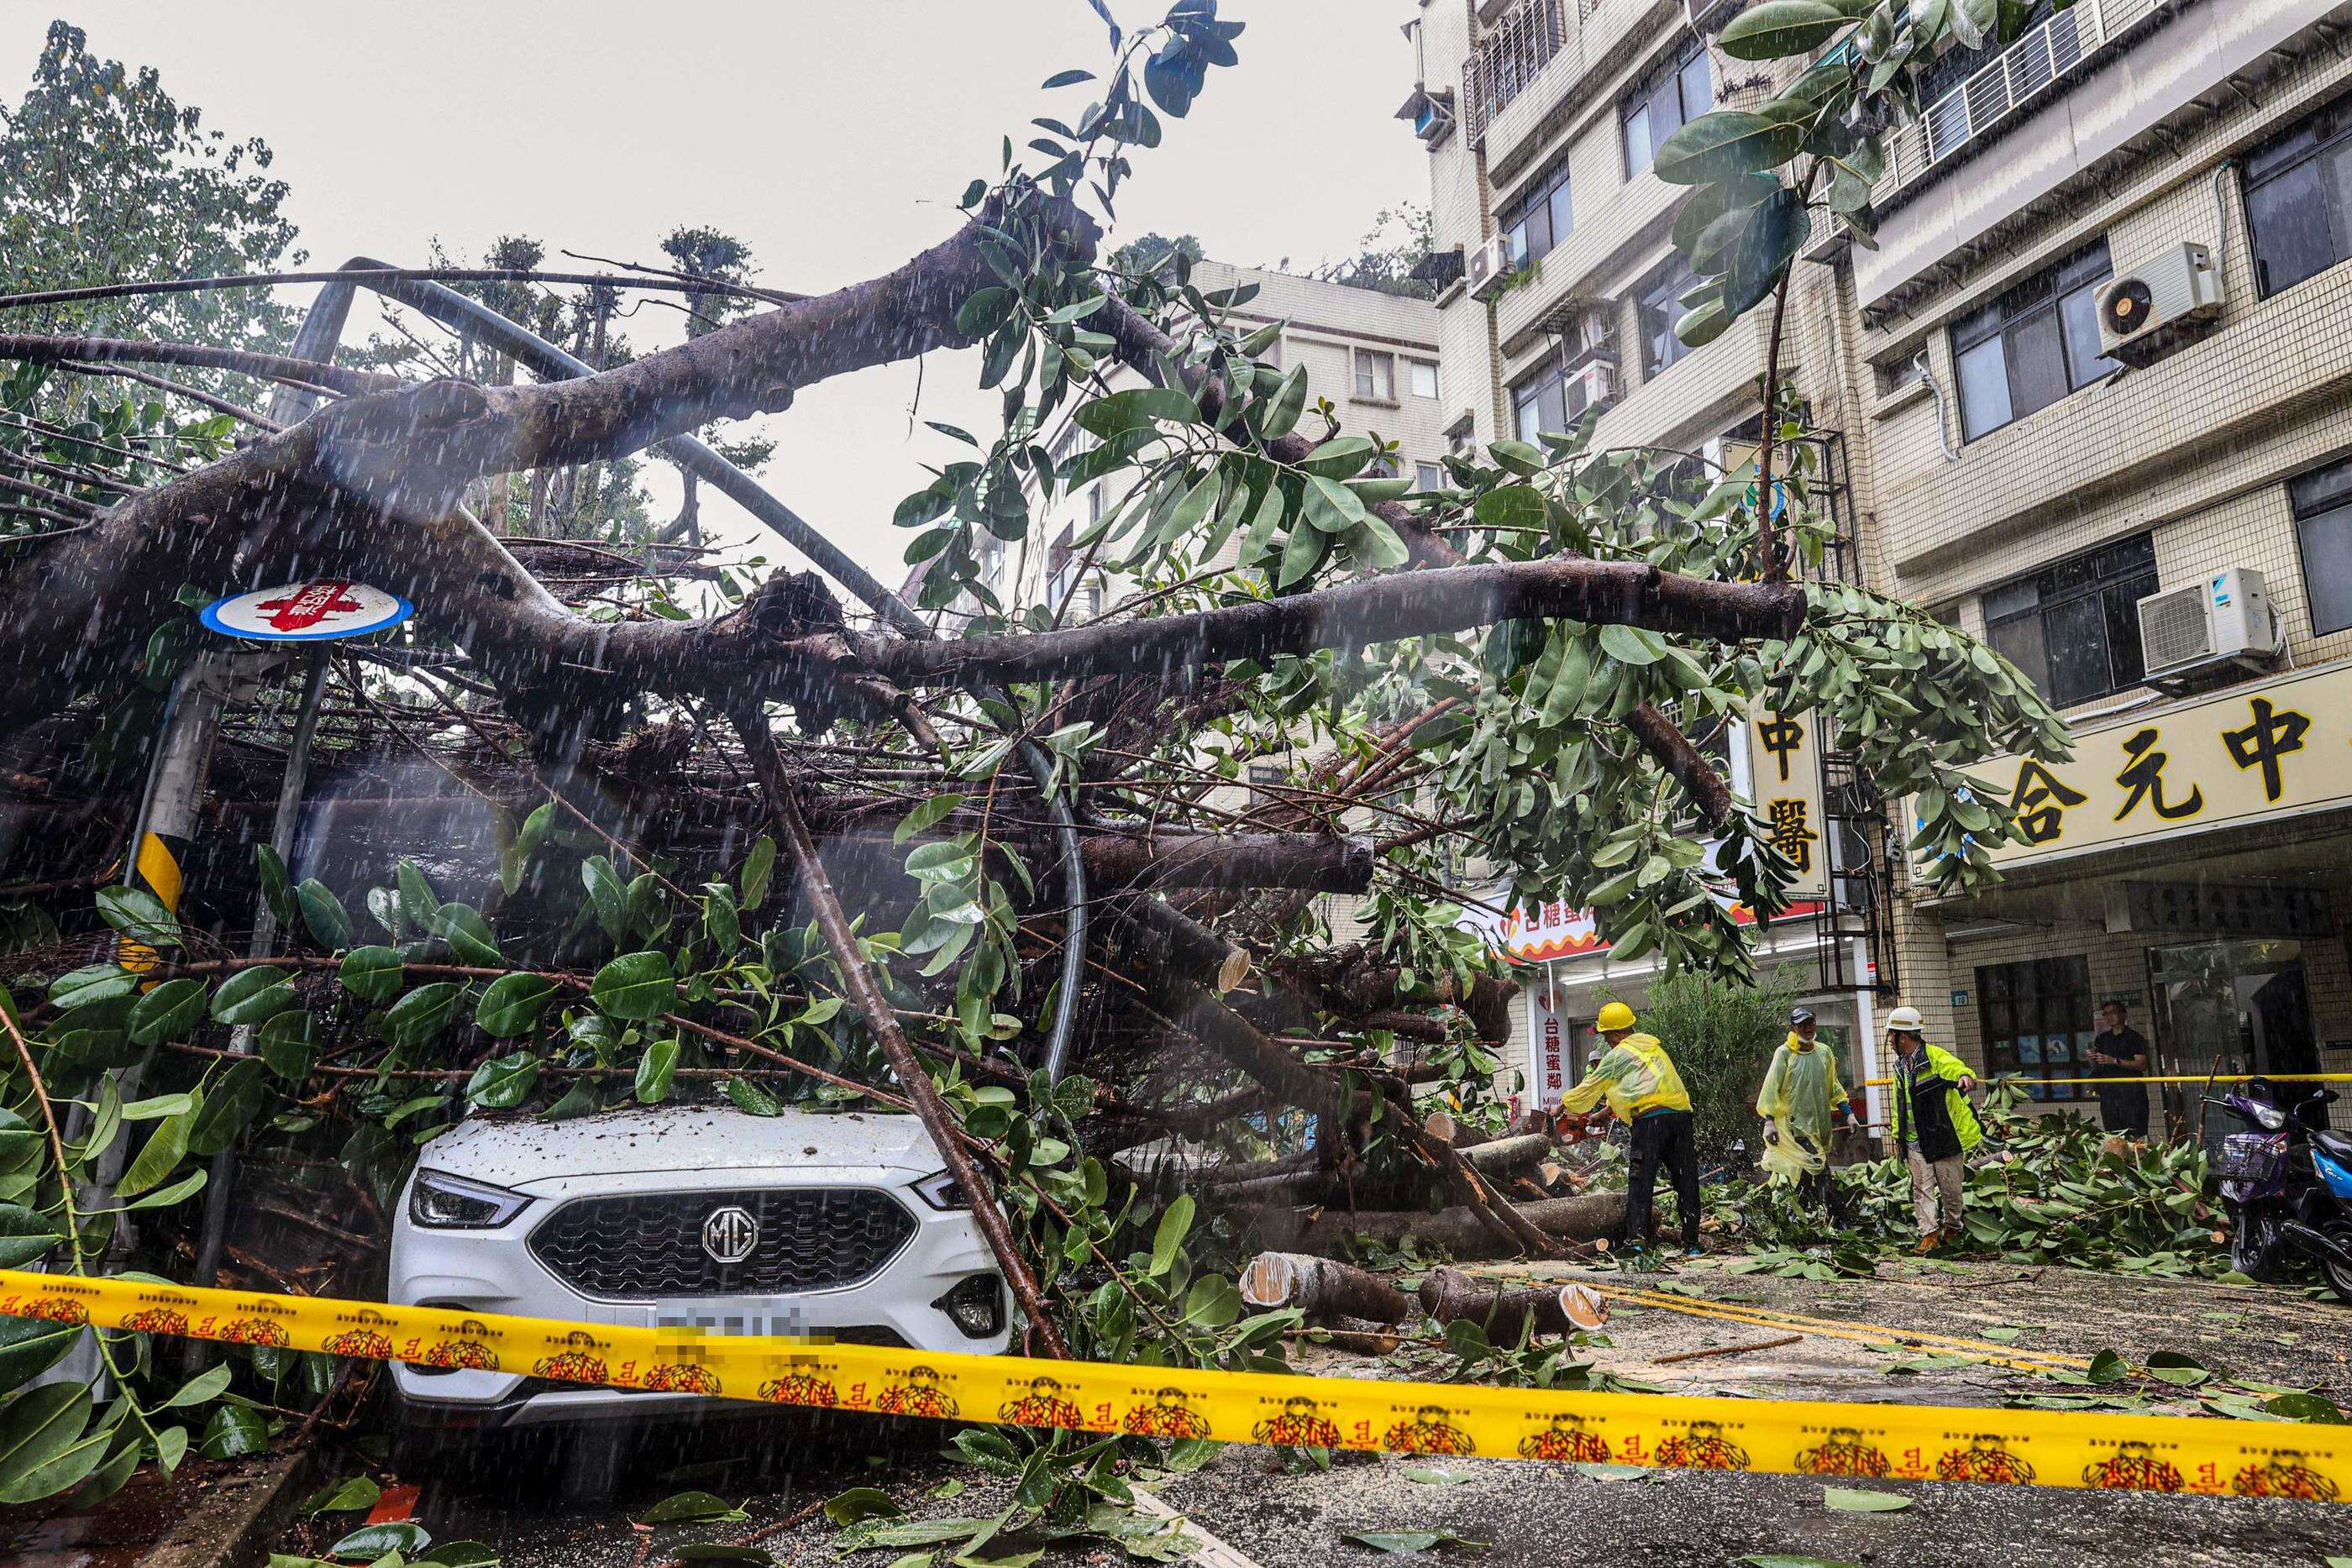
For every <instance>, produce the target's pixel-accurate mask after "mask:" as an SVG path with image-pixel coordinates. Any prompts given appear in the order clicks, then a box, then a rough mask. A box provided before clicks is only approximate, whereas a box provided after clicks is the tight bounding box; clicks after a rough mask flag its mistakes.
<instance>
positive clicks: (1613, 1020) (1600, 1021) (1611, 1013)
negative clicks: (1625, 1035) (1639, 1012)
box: [1593, 1002, 1633, 1034]
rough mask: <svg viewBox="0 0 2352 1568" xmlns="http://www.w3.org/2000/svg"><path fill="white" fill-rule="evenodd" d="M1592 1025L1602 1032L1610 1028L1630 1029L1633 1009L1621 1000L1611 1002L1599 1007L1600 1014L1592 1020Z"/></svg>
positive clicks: (1605, 1032)
mask: <svg viewBox="0 0 2352 1568" xmlns="http://www.w3.org/2000/svg"><path fill="white" fill-rule="evenodd" d="M1593 1027H1594V1028H1595V1029H1597V1030H1600V1031H1601V1033H1603V1034H1607V1033H1608V1032H1609V1031H1610V1030H1619V1029H1632V1028H1633V1009H1632V1008H1629V1007H1627V1006H1626V1005H1625V1004H1624V1003H1623V1002H1611V1003H1609V1004H1608V1005H1607V1006H1605V1007H1603V1008H1602V1009H1601V1016H1600V1017H1599V1018H1597V1019H1594V1020H1593Z"/></svg>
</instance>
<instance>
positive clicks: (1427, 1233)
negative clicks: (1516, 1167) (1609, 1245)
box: [1235, 1192, 1625, 1258]
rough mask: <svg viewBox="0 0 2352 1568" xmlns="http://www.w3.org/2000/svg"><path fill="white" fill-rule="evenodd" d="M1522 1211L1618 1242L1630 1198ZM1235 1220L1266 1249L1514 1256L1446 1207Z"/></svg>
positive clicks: (1613, 1196)
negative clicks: (1353, 1244)
mask: <svg viewBox="0 0 2352 1568" xmlns="http://www.w3.org/2000/svg"><path fill="white" fill-rule="evenodd" d="M1515 1207H1516V1209H1517V1213H1518V1214H1519V1215H1520V1217H1521V1218H1525V1219H1527V1220H1528V1222H1529V1223H1530V1224H1532V1225H1534V1226H1535V1228H1537V1229H1538V1230H1540V1231H1542V1232H1543V1233H1544V1234H1545V1235H1546V1236H1548V1237H1551V1238H1553V1239H1556V1240H1561V1241H1591V1240H1594V1239H1598V1238H1601V1237H1604V1236H1605V1237H1611V1238H1614V1237H1616V1236H1617V1235H1619V1234H1620V1233H1622V1231H1623V1230H1624V1228H1625V1195H1624V1194H1623V1193H1622V1192H1596V1193H1586V1194H1583V1195H1581V1196H1580V1197H1551V1198H1546V1199H1544V1200H1543V1201H1542V1202H1540V1203H1522V1204H1518V1205H1516V1206H1515ZM1235 1218H1238V1219H1240V1220H1241V1221H1242V1223H1243V1224H1244V1227H1246V1228H1247V1232H1248V1234H1249V1235H1250V1237H1251V1238H1252V1239H1255V1241H1256V1242H1257V1243H1258V1245H1259V1246H1261V1247H1267V1248H1272V1249H1277V1250H1281V1251H1286V1252H1312V1253H1328V1252H1337V1251H1339V1249H1341V1247H1342V1245H1343V1244H1345V1243H1346V1242H1347V1241H1348V1240H1349V1239H1351V1238H1356V1237H1361V1238H1363V1239H1366V1240H1369V1241H1374V1242H1377V1243H1379V1244H1381V1246H1384V1247H1396V1246H1401V1245H1402V1244H1403V1243H1404V1242H1405V1241H1406V1240H1407V1239H1411V1240H1412V1241H1414V1242H1416V1243H1418V1244H1419V1245H1421V1246H1422V1247H1423V1248H1426V1249H1435V1250H1441V1251H1444V1252H1447V1253H1450V1254H1451V1255H1453V1256H1454V1257H1456V1258H1496V1257H1506V1256H1508V1255H1509V1249H1507V1248H1506V1247H1505V1245H1504V1244H1503V1242H1502V1241H1501V1240H1500V1239H1497V1238H1496V1235H1495V1233H1494V1231H1493V1230H1492V1229H1490V1228H1488V1227H1487V1226H1486V1223H1485V1222H1484V1221H1482V1220H1481V1219H1480V1218H1478V1216H1477V1215H1476V1214H1475V1213H1474V1212H1473V1211H1472V1210H1471V1209H1469V1208H1468V1207H1464V1206H1462V1205H1455V1206H1454V1207H1450V1208H1441V1209H1439V1210H1438V1211H1437V1212H1436V1213H1434V1214H1414V1213H1410V1212H1406V1211H1402V1210H1397V1209H1359V1210H1356V1211H1354V1212H1352V1213H1348V1212H1342V1211H1339V1210H1337V1209H1333V1210H1327V1211H1322V1212H1311V1211H1307V1210H1300V1209H1287V1208H1261V1209H1258V1210H1256V1211H1255V1212H1254V1213H1253V1212H1249V1211H1246V1210H1244V1211H1238V1212H1237V1213H1236V1216H1235Z"/></svg>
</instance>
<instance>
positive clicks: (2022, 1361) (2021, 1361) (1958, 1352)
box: [1578, 1279, 2091, 1372]
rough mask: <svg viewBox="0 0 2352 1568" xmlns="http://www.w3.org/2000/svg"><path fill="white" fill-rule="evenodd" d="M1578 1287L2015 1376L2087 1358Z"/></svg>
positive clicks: (1663, 1294)
mask: <svg viewBox="0 0 2352 1568" xmlns="http://www.w3.org/2000/svg"><path fill="white" fill-rule="evenodd" d="M1578 1283H1580V1284H1582V1285H1586V1286H1589V1287H1590V1288H1591V1289H1592V1290H1594V1291H1599V1292H1600V1293H1601V1295H1603V1296H1606V1297H1608V1298H1609V1299H1611V1300H1612V1301H1622V1302H1624V1303H1625V1304H1626V1305H1628V1306H1634V1307H1656V1308H1662V1309H1664V1311H1666V1312H1682V1313H1685V1314H1686V1315H1688V1316H1691V1317H1696V1318H1711V1319H1714V1320H1716V1321H1717V1322H1729V1323H1738V1324H1739V1325H1740V1326H1741V1327H1743V1328H1759V1329H1782V1330H1786V1331H1789V1332H1791V1333H1805V1334H1819V1335H1822V1336H1823V1337H1825V1338H1829V1339H1840V1340H1845V1341H1848V1342H1849V1343H1854V1344H1870V1345H1881V1344H1895V1345H1902V1346H1906V1347H1908V1348H1913V1349H1917V1350H1922V1351H1925V1352H1927V1353H1928V1354H1933V1355H1952V1356H1964V1357H1966V1358H1968V1359H1969V1360H1971V1361H1980V1362H1986V1363H1989V1364H1992V1365H1996V1366H2007V1367H2012V1368H2015V1369H2016V1370H2018V1371H2021V1372H2049V1371H2052V1370H2053V1369H2055V1370H2063V1371H2067V1372H2082V1371H2085V1370H2087V1369H2088V1368H2089V1367H2090V1365H2091V1358H2090V1357H2089V1356H2087V1355H2064V1354H2059V1353H2058V1352H2055V1351H2038V1350H2026V1349H2021V1348H2020V1347H2019V1346H2017V1345H2013V1344H2001V1343H1997V1342H1996V1341H1993V1340H1983V1339H1968V1338H1964V1337H1962V1336H1959V1335H1957V1334H1939V1333H1924V1332H1921V1331H1919V1330H1916V1329H1898V1328H1890V1327H1888V1326H1887V1325H1886V1324H1885V1323H1873V1322H1862V1321H1860V1320H1853V1321H1846V1322H1841V1321H1839V1320H1836V1319H1832V1318H1820V1317H1815V1316H1813V1315H1811V1313H1807V1312H1784V1311H1782V1310H1780V1309H1779V1308H1776V1307H1756V1306H1749V1305H1748V1304H1747V1303H1745V1302H1740V1301H1710V1300H1708V1299H1707V1298H1706V1297H1703V1296H1678V1295H1675V1294H1673V1293H1672V1292H1670V1291H1651V1290H1643V1289H1642V1288H1640V1287H1637V1286H1632V1285H1624V1284H1619V1283H1615V1282H1613V1281H1603V1280H1593V1279H1581V1280H1580V1281H1578Z"/></svg>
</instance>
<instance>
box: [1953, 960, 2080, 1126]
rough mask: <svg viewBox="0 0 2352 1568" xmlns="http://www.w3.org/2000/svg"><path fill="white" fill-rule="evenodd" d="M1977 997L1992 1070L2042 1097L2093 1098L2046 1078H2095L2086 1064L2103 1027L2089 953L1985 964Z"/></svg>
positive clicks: (1980, 971) (1979, 974)
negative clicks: (2096, 1018)
mask: <svg viewBox="0 0 2352 1568" xmlns="http://www.w3.org/2000/svg"><path fill="white" fill-rule="evenodd" d="M1977 997H1978V1001H1977V1009H1978V1019H1979V1023H1980V1024H1981V1025H1982V1027H1983V1030H1984V1034H1983V1039H1984V1052H1985V1069H1986V1071H1990V1072H1997V1073H2002V1074H2005V1075H2007V1074H2013V1075H2014V1076H2016V1077H2018V1078H2020V1079H2022V1080H2023V1081H2024V1083H2025V1092H2026V1093H2028V1094H2029V1095H2031V1096H2032V1097H2033V1098H2034V1099H2036V1100H2075V1099H2088V1098H2089V1097H2090V1096H2089V1095H2087V1094H2078V1093H2077V1092H2076V1091H2075V1086H2074V1085H2073V1084H2071V1083H2051V1082H2042V1081H2044V1080H2048V1079H2053V1078H2083V1077H2087V1076H2089V1070H2088V1069H2087V1068H2086V1067H2085V1066H2084V1057H2085V1055H2086V1054H2087V1053H2088V1051H2090V1048H2091V1038H2092V1036H2093V1035H2095V1034H2096V1033H2097V1032H2098V1025H2097V1024H2095V1022H2093V1021H2092V1019H2093V1015H2092V1011H2091V1007H2092V1003H2091V960H2090V959H2089V958H2087V957H2074V958H2036V959H2033V960H2032V961H2031V962H2028V963H2022V964H1982V965H1979V966H1978V967H1977Z"/></svg>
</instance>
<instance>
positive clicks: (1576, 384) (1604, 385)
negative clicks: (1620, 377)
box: [1568, 360, 1617, 419]
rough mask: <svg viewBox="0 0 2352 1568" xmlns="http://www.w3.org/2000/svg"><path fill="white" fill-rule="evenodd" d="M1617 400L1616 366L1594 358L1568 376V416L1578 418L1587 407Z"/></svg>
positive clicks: (1604, 404) (1603, 404)
mask: <svg viewBox="0 0 2352 1568" xmlns="http://www.w3.org/2000/svg"><path fill="white" fill-rule="evenodd" d="M1616 401H1617V367H1616V366H1614V365H1612V364H1611V363H1610V362H1609V361H1606V360H1595V361H1592V362H1591V364H1589V365H1587V366H1585V367H1584V368H1583V369H1582V370H1580V371H1577V372H1576V373H1575V374H1574V375H1572V376H1570V377H1569V378H1568V416H1569V418H1570V419H1580V418H1582V417H1583V415H1584V412H1585V411H1586V410H1587V409H1590V408H1593V407H1597V406H1606V405H1607V404H1609V403H1612V402H1616Z"/></svg>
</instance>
